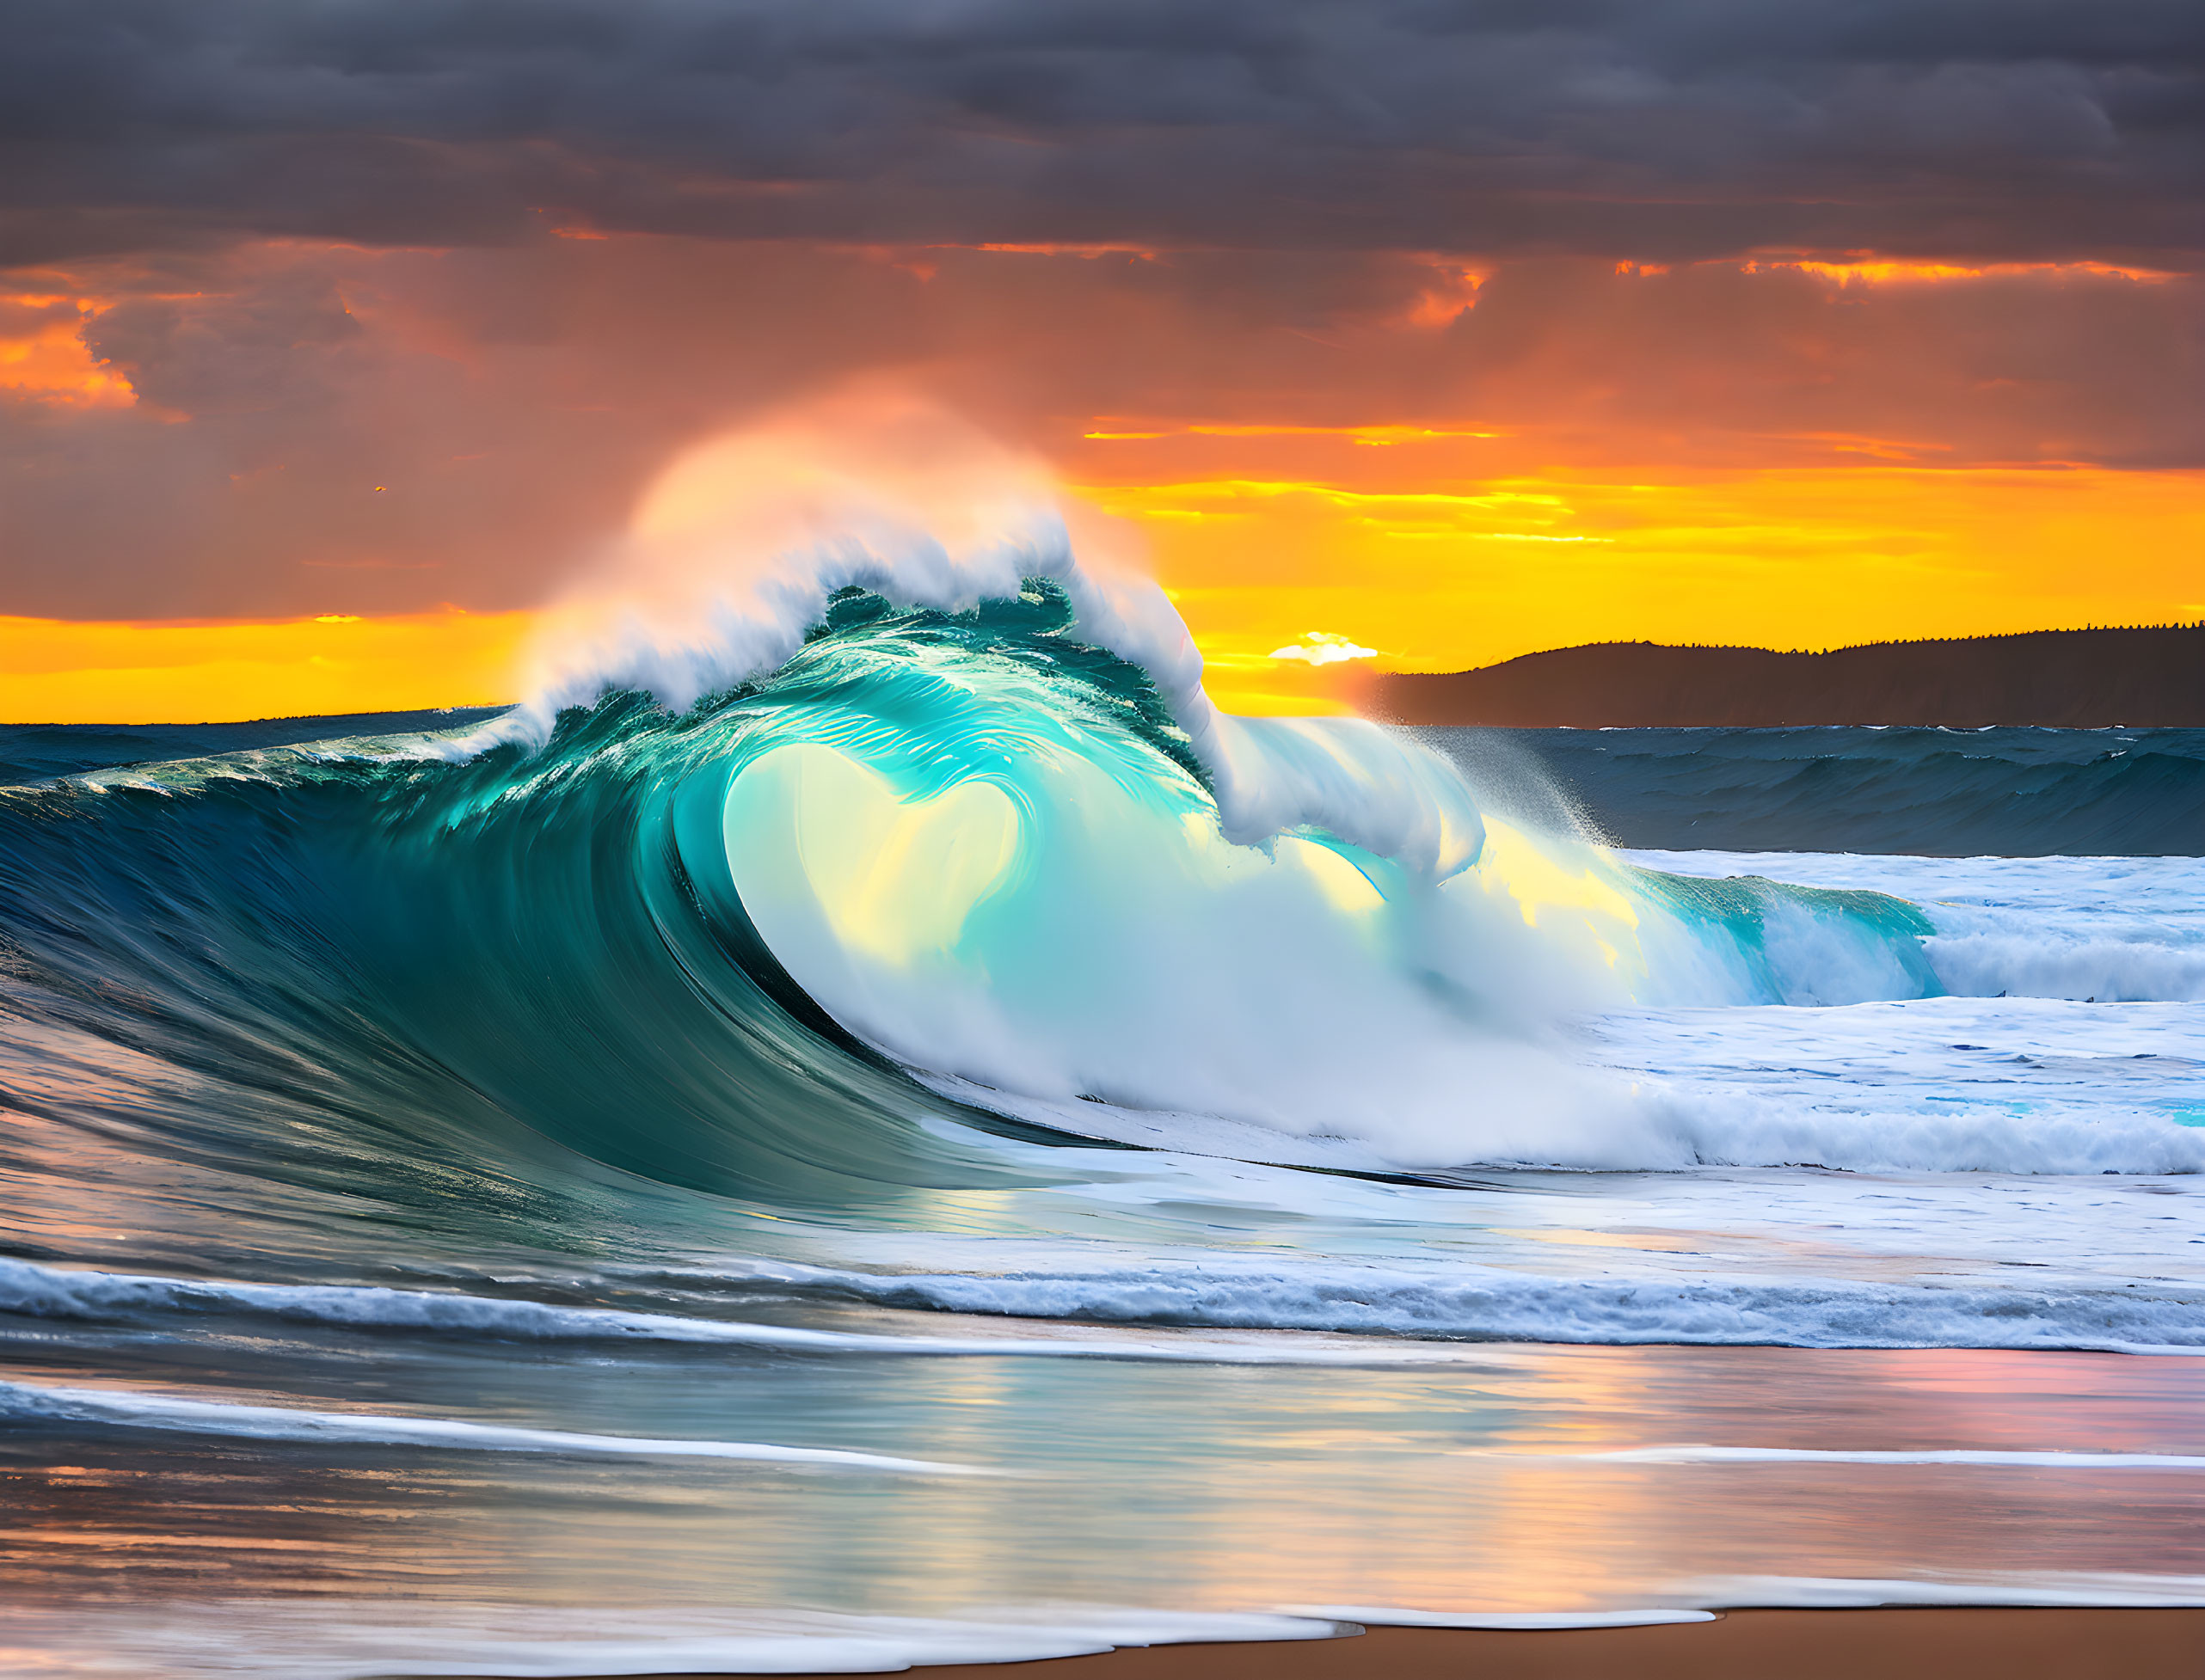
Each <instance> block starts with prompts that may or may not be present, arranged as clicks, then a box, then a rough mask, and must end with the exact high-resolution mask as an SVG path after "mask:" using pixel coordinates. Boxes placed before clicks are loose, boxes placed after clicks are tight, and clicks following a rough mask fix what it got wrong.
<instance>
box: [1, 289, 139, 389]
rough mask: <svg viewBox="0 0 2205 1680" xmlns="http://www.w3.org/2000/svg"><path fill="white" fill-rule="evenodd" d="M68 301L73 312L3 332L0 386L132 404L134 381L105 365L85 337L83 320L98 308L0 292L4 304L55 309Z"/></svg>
mask: <svg viewBox="0 0 2205 1680" xmlns="http://www.w3.org/2000/svg"><path fill="white" fill-rule="evenodd" d="M64 305H65V306H67V307H68V308H70V309H71V310H72V311H73V314H72V315H71V316H55V318H52V319H50V320H46V321H43V322H40V323H39V324H38V325H37V326H36V327H34V328H32V330H30V331H29V332H27V333H20V334H13V335H10V334H5V333H0V390H5V391H10V392H13V393H15V395H21V396H30V397H37V398H40V399H42V400H44V401H46V402H71V403H84V404H98V405H101V406H103V407H111V408H128V407H129V406H130V405H131V404H132V403H133V402H137V401H138V393H137V392H136V391H134V390H132V389H131V384H130V381H129V380H127V379H126V378H124V377H122V376H121V375H120V374H119V373H117V372H115V371H114V370H113V369H111V368H107V367H105V366H102V365H101V364H100V363H99V362H98V361H97V360H95V359H94V357H93V355H92V352H91V349H90V347H89V346H87V345H86V344H85V342H84V323H85V322H86V321H87V320H89V318H90V316H91V315H92V314H93V313H94V311H95V307H96V306H95V304H93V303H92V302H91V301H90V300H89V299H84V298H73V297H44V296H29V295H23V294H16V295H13V296H9V295H7V294H4V293H0V309H5V308H8V307H10V306H12V307H13V308H15V309H19V310H38V311H41V312H46V313H48V314H51V313H52V312H53V311H55V310H58V309H60V308H61V307H63V306H64Z"/></svg>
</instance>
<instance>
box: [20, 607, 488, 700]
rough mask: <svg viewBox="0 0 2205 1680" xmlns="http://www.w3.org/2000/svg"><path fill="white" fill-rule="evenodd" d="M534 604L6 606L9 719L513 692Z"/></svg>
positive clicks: (483, 696)
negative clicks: (168, 616) (394, 608)
mask: <svg viewBox="0 0 2205 1680" xmlns="http://www.w3.org/2000/svg"><path fill="white" fill-rule="evenodd" d="M528 622H529V615H527V614H525V613H517V612H505V613H464V612H439V613H421V614H414V615H408V616H403V617H390V618H362V617H358V616H350V615H343V614H335V613H333V614H329V615H327V616H323V617H320V618H312V619H295V620H286V621H284V622H273V623H267V622H263V623H212V624H133V623H114V622H104V623H75V622H66V621H61V620H55V619H45V618H0V719H5V720H9V721H10V722H18V723H155V722H163V723H199V722H208V721H225V720H234V719H239V718H259V717H304V716H312V715H316V714H327V713H337V712H380V711H403V710H408V709H411V708H421V707H432V706H464V705H480V704H486V703H490V702H497V701H501V700H509V699H512V698H513V697H514V690H513V678H512V676H511V671H512V669H513V660H514V657H515V653H516V650H517V649H518V647H519V642H520V638H521V636H522V634H523V632H524V631H525V628H527V625H528Z"/></svg>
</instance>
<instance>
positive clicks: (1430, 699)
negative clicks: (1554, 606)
mask: <svg viewBox="0 0 2205 1680" xmlns="http://www.w3.org/2000/svg"><path fill="white" fill-rule="evenodd" d="M1360 699H1361V701H1362V703H1363V706H1364V709H1365V710H1367V711H1368V712H1369V713H1370V714H1372V715H1373V716H1376V717H1384V718H1391V719H1394V720H1398V721H1400V722H1403V723H1474V724H1496V725H1502V726H1507V727H1518V728H1554V727H1563V726H1568V727H1575V728H1580V729H1597V728H1609V727H1616V728H1633V727H1639V728H1647V727H1695V726H1725V725H1728V726H1731V727H1747V728H1752V727H1768V726H1773V725H1778V724H1812V723H1856V724H1858V723H1889V724H1944V725H1946V726H1948V727H1952V728H1956V729H1973V728H1979V727H1981V726H1983V725H1985V724H1998V723H2035V724H2046V725H2051V726H2054V727H2062V728H2070V729H2097V728H2103V727H2105V726H2107V725H2109V724H2116V723H2121V724H2133V725H2135V726H2138V727H2148V726H2152V725H2165V726H2173V725H2197V726H2205V622H2201V623H2198V624H2190V625H2176V626H2165V627H2155V628H2147V629H2116V630H2036V631H2031V632H2028V633H2026V634H2024V635H2006V636H1969V637H1965V638H1962V639H1959V640H1956V641H1881V642H1875V643H1871V644H1870V645H1868V646H1865V647H1840V648H1835V649H1833V650H1832V651H1831V652H1829V653H1771V652H1769V651H1768V650H1767V649H1766V648H1760V647H1665V646H1662V645H1661V644H1660V643H1657V642H1650V641H1609V642H1596V643H1594V644H1591V645H1589V646H1587V647H1559V648H1556V649H1554V650H1553V651H1552V652H1551V653H1526V654H1525V655H1524V656H1523V657H1522V658H1521V659H1510V660H1508V662H1507V663H1505V664H1502V665H1486V666H1483V667H1482V668H1481V669H1478V670H1476V671H1454V672H1452V673H1448V674H1446V675H1434V676H1421V675H1410V674H1402V673H1379V674H1378V675H1376V676H1373V677H1372V678H1367V680H1366V684H1365V686H1364V688H1363V690H1362V692H1361V694H1360Z"/></svg>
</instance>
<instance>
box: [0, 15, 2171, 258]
mask: <svg viewBox="0 0 2205 1680" xmlns="http://www.w3.org/2000/svg"><path fill="white" fill-rule="evenodd" d="M2201 80H2205V13H2201V11H2200V10H2199V9H2197V8H2196V7H2195V6H2187V5H2182V4H2177V3H2169V0H2089V3H2084V0H2067V3H2036V4H2028V5H2022V6H2013V5H1991V4H1987V3H1985V0H1919V3H1900V0H1869V3H1865V4H1864V3H1860V0H1698V3H1692V4H1679V3H1669V4H1645V3H1637V0H1537V3H1533V0H1490V3H1483V4H1469V3H1446V0H1440V3H1434V0H1360V3H1349V0H1210V3H1205V4H1201V5H1196V6H1188V5H1182V4H1172V3H1166V0H1016V3H1014V0H952V3H939V4H924V5H917V4H911V3H907V0H849V3H836V4H816V5H808V6H794V7H792V6H787V5H783V4H780V3H767V0H476V3H471V4H468V5H464V6H455V5H451V4H447V3H441V0H329V3H322V4H316V5H314V6H310V7H306V6H298V5H296V4H293V3H291V0H195V3H193V4H192V5H189V6H175V5H171V4H165V3H162V0H33V3H30V4H28V5H25V6H21V7H18V8H16V9H15V13H14V15H12V16H11V19H10V25H9V51H8V53H7V54H6V56H5V59H4V62H0V111H4V112H5V113H7V115H6V119H5V121H4V125H3V126H0V262H6V261H15V262H28V261H58V260H62V259H79V258H82V257H83V256H85V255H88V254H98V253H102V252H117V251H126V250H144V249H152V248H163V249H184V248H208V247H209V246H212V245H219V244H222V243H224V242H230V241H231V240H234V239H237V238H241V237H247V236H287V237H301V238H312V239H331V240H344V241H350V242H360V243H365V244H372V245H451V244H457V243H476V244H496V243H501V242H525V241H527V240H529V239H531V238H532V237H536V236H540V233H541V231H542V230H543V228H544V224H545V222H546V220H547V219H549V220H554V221H556V220H562V219H564V220H573V221H578V222H580V223H584V224H591V225H594V226H597V227H600V228H607V229H622V230H649V231H657V232H666V233H687V234H696V235H703V236H712V237H728V238H761V237H766V238H812V239H852V240H864V241H892V242H913V243H918V242H961V243H975V242H1131V243H1135V244H1144V245H1168V246H1175V247H1187V246H1195V245H1205V246H1225V247H1262V248H1311V249H1314V248H1331V249H1342V250H1367V249H1378V248H1396V249H1429V250H1446V251H1457V252H1484V253H1489V254H1499V255H1527V254H1591V255H1606V256H1620V257H1631V258H1636V259H1639V260H1651V261H1693V260H1700V259H1705V258H1710V257H1716V256H1723V255H1735V254H1741V253H1743V252H1746V251H1748V250H1754V249H1763V248H1797V249H1800V250H1808V251H1832V250H1850V249H1874V250H1878V251H1883V252H1901V253H1929V254H1944V255H1950V254H1975V255H1978V256H2001V257H2007V258H2047V259H2048V258H2058V257H2072V256H2077V255H2098V256H2104V255H2106V254H2110V253H2126V254H2130V255H2131V256H2143V255H2153V256H2154V257H2155V260H2159V261H2162V262H2165V263H2168V264H2171V265H2173V266H2181V263H2183V262H2187V261H2189V260H2190V259H2191V258H2193V257H2194V256H2195V255H2196V252H2197V249H2198V244H2199V237H2200V236H2199V231H2198V222H2197V218H2196V214H2195V205H2196V196H2197V193H2198V188H2199V186H2200V184H2201V183H2200V176H2201V172H2202V171H2205V164H2202V163H2201V158H2205V144H2201V143H2202V142H2205V98H2201V97H2200V94H2201V88H2200V83H2201Z"/></svg>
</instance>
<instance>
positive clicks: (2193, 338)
mask: <svg viewBox="0 0 2205 1680" xmlns="http://www.w3.org/2000/svg"><path fill="white" fill-rule="evenodd" d="M11 29H12V30H13V32H14V34H13V38H12V39H11V41H10V46H9V53H8V54H7V56H6V59H5V62H4V71H0V718H8V719H14V720H57V721H68V720H116V721H132V720H158V719H167V720H198V719H205V718H222V717H244V716H253V715H265V714H287V713H301V712H325V711H352V710H363V709H372V708H383V707H415V706H424V705H439V704H452V703H463V702H478V701H487V700H496V699H503V698H509V697H512V696H513V684H514V682H515V680H516V678H515V667H514V660H515V658H516V655H517V650H518V649H519V647H520V646H521V644H522V642H523V641H524V640H525V636H526V635H527V632H528V628H529V626H530V622H531V612H532V611H533V610H536V609H537V608H539V607H540V606H542V605H543V604H544V603H545V602H546V601H547V600H549V599H550V598H551V597H552V596H553V595H554V594H556V592H558V591H559V590H560V589H561V588H562V586H565V585H566V584H567V583H568V581H569V580H570V579H573V578H574V576H576V575H577V573H579V572H580V571H582V570H584V569H586V568H587V567H588V566H589V565H590V563H591V561H592V559H593V556H596V555H601V554H602V553H603V552H605V549H606V548H607V546H608V545H609V544H611V543H612V542H614V541H615V540H616V538H617V536H618V534H619V533H620V532H621V531H622V530H623V528H625V527H626V525H627V524H628V522H629V520H630V517H631V515H632V513H633V512H634V510H635V508H636V505H637V503H638V501H639V500H640V499H641V498H642V495H643V494H644V492H645V490H646V488H647V487H648V485H649V484H650V482H651V481H652V480H653V479H654V476H655V475H657V474H658V473H659V472H660V470H662V469H664V468H665V467H666V465H667V464H668V463H670V462H671V461H673V459H675V458H676V457H678V456H679V455H680V454H681V453H682V452H683V451H685V449H687V448H689V447H691V446H693V445H697V444H700V443H703V442H705V441H707V440H709V439H710V438H714V437H715V436H716V435H719V434H721V433H723V432H727V431H728V430H729V429H731V428H734V427H737V426H742V425H744V424H746V422H750V421H752V420H755V419H756V418H757V417H758V416H759V415H760V414H767V413H771V411H773V410H774V409H775V408H777V407H778V406H781V405H785V404H788V403H789V402H792V401H796V400H799V399H802V398H804V397H806V396H808V395H813V394H815V393H819V392H822V391H827V390H832V389H838V388H847V387H848V385H849V384H850V383H851V382H852V381H853V380H862V379H871V380H874V381H875V382H882V381H893V382H894V384H895V385H896V386H897V388H899V389H908V390H912V391H915V392H919V393H923V394H924V395H926V396H928V397H929V398H931V399H932V400H933V401H935V402H939V403H941V404H942V405H943V406H945V407H946V408H949V409H951V410H954V411H955V412H956V413H958V414H962V415H964V416H966V417H967V418H968V419H969V420H972V421H973V422H974V423H975V424H976V425H978V426H981V427H983V428H985V429H986V431H987V432H990V433H992V435H994V436H996V437H998V438H1001V439H1003V440H1004V441H1005V442H1007V443H1009V444H1010V445H1014V446H1017V447H1019V448H1022V449H1025V450H1029V451H1034V452H1035V453H1037V454H1038V455H1040V456H1041V457H1043V458H1045V459H1046V460H1047V462H1048V463H1051V465H1052V466H1053V469H1054V471H1055V473H1056V475H1058V477H1059V478H1060V480H1061V481H1062V483H1063V485H1064V486H1065V493H1066V494H1067V495H1068V496H1071V497H1074V498H1078V499H1079V500H1083V501H1084V502H1086V503H1089V504H1091V505H1093V506H1096V507H1098V508H1100V509H1102V510H1103V511H1104V512H1109V513H1112V514H1115V515H1117V516H1119V517H1120V518H1122V519H1123V520H1124V521H1125V522H1127V524H1128V525H1130V526H1131V527H1132V528H1133V529H1134V530H1138V531H1139V533H1140V534H1141V536H1143V538H1145V544H1146V547H1147V549H1148V551H1149V554H1150V555H1151V563H1152V566H1153V567H1154V568H1155V570H1156V572H1157V573H1158V576H1159V577H1160V578H1161V579H1163V580H1164V583H1165V585H1166V586H1167V587H1168V588H1170V590H1171V591H1172V592H1174V594H1175V596H1176V599H1177V601H1178V603H1179V605H1180V609H1181V610H1182V613H1183V615H1184V616H1186V618H1187V620H1188V623H1189V624H1190V625H1191V626H1192V628H1194V630H1195V634H1196V636H1197V638H1198V640H1199V641H1200V642H1201V646H1202V647H1203V649H1204V651H1205V653H1206V654H1207V655H1208V657H1209V659H1210V660H1211V666H1212V671H1213V682H1212V688H1213V692H1215V693H1216V694H1217V696H1218V697H1219V699H1220V700H1221V701H1222V702H1225V703H1226V704H1227V705H1230V706H1236V707H1239V708H1244V709H1278V708H1296V707H1302V706H1307V705H1310V704H1311V703H1319V702H1320V701H1321V695H1322V693H1323V690H1324V684H1326V683H1327V682H1329V681H1330V678H1331V677H1332V675H1333V673H1334V672H1335V671H1336V670H1337V669H1338V668H1339V666H1337V665H1326V666H1324V667H1322V668H1318V667H1316V666H1313V665H1311V662H1310V661H1309V660H1308V659H1292V658H1276V657H1273V656H1274V653H1277V652H1278V650H1280V649H1281V648H1284V647H1297V646H1298V647H1300V648H1302V649H1304V650H1312V649H1316V648H1318V647H1330V648H1334V649H1336V650H1340V651H1350V650H1353V651H1356V652H1357V653H1358V658H1357V659H1350V660H1346V661H1342V663H1343V664H1345V665H1360V664H1363V663H1367V662H1374V663H1376V664H1377V665H1383V666H1386V667H1390V668H1397V669H1405V670H1426V671H1429V670H1453V669H1459V668H1462V667H1465V666H1467V665H1477V664H1483V663H1489V662H1490V661H1493V660H1496V659H1506V658H1508V657H1511V656H1513V655H1515V654H1518V653H1526V652H1529V651H1532V650H1534V649H1538V648H1543V647H1557V646H1564V645H1569V644H1571V643H1575V642H1583V641H1603V640H1612V639H1637V638H1646V639H1651V640H1655V641H1728V642H1740V643H1748V644H1754V645H1760V646H1766V647H1828V646H1833V645H1840V644H1844V643H1848V642H1856V641H1870V640H1878V639H1883V638H1889V637H1902V636H1922V635H1964V634H1970V633H1975V632H1986V631H2006V630H2020V629H2032V628H2053V627H2061V626H2068V625H2079V624H2083V623H2085V622H2096V623H2128V622H2159V621H2166V620H2189V619H2196V618H2198V617H2200V616H2205V355H2202V354H2201V343H2205V280H2201V277H2200V271H2201V266H2205V217H2201V215H2200V199H2201V190H2200V189H2201V187H2205V181H2202V180H2201V176H2202V175H2205V162H2201V159H2202V158H2205V146H2201V139H2205V132H2201V131H2205V8H2199V7H2197V6H2196V5H2195V4H2177V3H2143V0H2139V3H2121V0H2104V3H2098V4H2094V5H2091V6H2087V7H2085V6H2082V5H2075V4H2070V5H2058V6H2054V5H2042V4H2034V3H2022V0H2015V3H2007V4H1999V5H1992V4H1986V3H1980V0H1964V3H1963V0H1914V3H1907V4H1899V3H1883V4H1877V3H1858V0H1844V3H1840V0H1793V3H1782V4H1778V3H1772V0H1751V3H1745V0H1705V3H1697V4H1691V5H1675V4H1668V5H1649V4H1646V3H1622V0H1618V3H1612V4H1609V3H1573V0H1540V3H1530V0H1506V3H1487V4H1446V3H1435V0H1395V3H1338V4H1322V3H1308V0H1266V3H1248V4H1208V5H1203V6H1200V7H1189V6H1184V5H1177V4H1162V3H1155V4H1152V3H1137V0H1115V3H1093V4H1087V3H1062V0H1035V3H1023V4H1015V5H1014V4H1000V3H998V4H982V3H946V0H898V3H876V4H851V3H816V4H812V5H807V6H763V5H757V4H748V3H710V4H707V3H703V0H529V3H520V0H509V3H496V0H480V3H469V4H439V5H430V4H420V3H406V0H378V3H341V0H329V3H321V4H315V5H301V4H297V3H290V0H235V3H194V4H193V5H190V6H185V7H179V6H173V5H166V4H162V3H157V0H139V3H123V0H52V3H34V4H30V5H28V6H25V7H22V8H20V9H17V11H16V13H15V22H14V23H13V24H12V25H11ZM1311 633H1316V634H1317V635H1320V636H1322V637H1325V638H1334V639H1336V640H1333V641H1311V640H1309V639H1308V638H1309V637H1310V636H1311ZM1361 650H1368V653H1369V659H1368V660H1365V659H1363V658H1362V657H1361V656H1360V653H1361Z"/></svg>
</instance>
